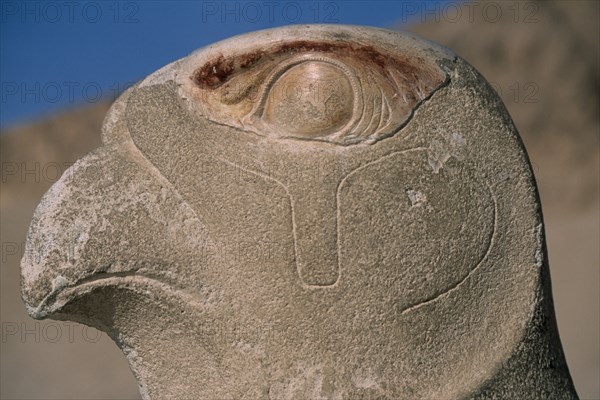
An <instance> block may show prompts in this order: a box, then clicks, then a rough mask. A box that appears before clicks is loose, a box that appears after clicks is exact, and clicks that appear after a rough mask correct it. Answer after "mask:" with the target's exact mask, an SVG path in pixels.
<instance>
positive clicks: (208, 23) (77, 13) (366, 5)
mask: <svg viewBox="0 0 600 400" xmlns="http://www.w3.org/2000/svg"><path fill="white" fill-rule="evenodd" d="M439 3H440V2H421V1H351V0H350V1H348V0H345V1H343V0H342V1H326V0H325V1H312V0H306V1H281V2H277V1H200V0H197V1H170V2H168V1H113V0H98V1H63V0H61V1H10V0H1V1H0V6H1V8H0V34H1V36H0V46H1V47H0V56H1V66H0V80H1V85H2V86H1V90H0V93H1V99H0V101H1V102H0V107H1V108H0V110H1V111H0V112H1V114H0V117H1V118H0V123H1V127H2V128H6V127H7V126H10V125H13V124H15V123H19V122H23V121H25V120H27V119H31V118H36V117H40V116H43V115H46V114H48V113H51V112H53V111H56V110H58V109H62V108H66V107H72V106H75V105H78V104H82V103H93V102H97V101H100V99H114V98H115V96H116V95H117V94H118V93H119V92H120V91H122V90H123V89H124V88H126V87H127V86H128V85H131V84H132V83H135V82H136V81H138V80H139V79H141V78H143V77H145V76H146V75H148V74H150V73H152V72H153V71H155V70H157V69H158V68H160V67H161V66H163V65H165V64H167V63H169V62H171V61H173V60H176V59H178V58H181V57H184V56H186V55H187V54H189V53H191V52H192V51H193V50H195V49H197V48H199V47H202V46H205V45H207V44H210V43H212V42H215V41H218V40H221V39H224V38H227V37H229V36H233V35H236V34H240V33H244V32H249V31H254V30H258V29H264V28H270V27H275V26H282V25H288V24H293V23H344V24H357V25H370V26H378V27H391V26H394V25H396V24H398V23H402V22H404V23H406V22H407V21H411V20H415V19H419V18H423V16H424V15H426V14H428V13H431V12H434V11H435V10H436V7H439V6H440V4H439Z"/></svg>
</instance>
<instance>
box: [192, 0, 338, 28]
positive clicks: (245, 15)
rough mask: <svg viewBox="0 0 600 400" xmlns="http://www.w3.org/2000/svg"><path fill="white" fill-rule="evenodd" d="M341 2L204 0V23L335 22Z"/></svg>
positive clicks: (202, 7)
mask: <svg viewBox="0 0 600 400" xmlns="http://www.w3.org/2000/svg"><path fill="white" fill-rule="evenodd" d="M339 8H340V7H339V3H338V2H334V1H262V2H259V1H203V2H202V5H201V21H202V22H203V23H208V22H219V23H223V24H226V23H250V24H257V23H273V22H281V23H288V24H293V23H298V22H300V21H302V22H306V23H336V22H340V21H339Z"/></svg>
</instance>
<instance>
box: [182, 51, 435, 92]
mask: <svg viewBox="0 0 600 400" xmlns="http://www.w3.org/2000/svg"><path fill="white" fill-rule="evenodd" d="M303 52H323V53H335V54H337V55H340V56H344V57H352V58H354V59H357V60H362V61H366V62H369V63H372V64H373V65H374V66H375V67H377V68H379V69H381V70H383V71H385V70H386V68H387V67H388V66H392V67H393V68H394V69H396V70H398V71H400V72H401V73H402V74H403V75H405V76H407V77H410V78H414V79H419V77H421V79H425V80H429V79H432V80H436V77H435V75H438V74H439V75H444V73H443V71H442V70H441V69H440V68H439V67H438V66H437V65H435V64H433V63H428V62H426V61H425V60H424V59H423V58H421V57H417V56H415V57H407V56H387V55H384V54H383V53H381V52H380V51H379V50H377V49H376V48H374V47H373V46H370V45H363V44H357V43H350V42H336V43H334V42H326V41H309V40H297V41H293V42H285V43H280V44H277V45H275V46H273V47H270V48H266V49H260V50H254V51H251V52H246V53H242V54H232V55H231V56H227V57H226V56H224V55H223V54H220V55H218V56H216V57H214V58H213V59H212V60H209V61H208V62H206V63H205V64H204V65H202V66H200V67H199V68H198V69H196V70H195V71H194V72H193V74H192V76H190V79H191V80H192V81H193V82H194V83H195V84H196V85H197V86H198V87H199V88H200V89H205V90H214V89H217V88H218V87H220V86H221V85H223V84H224V83H226V82H227V81H228V80H229V79H231V78H232V77H233V76H234V75H235V74H236V73H238V72H240V71H241V70H246V69H248V68H250V67H252V66H254V65H255V64H257V63H259V62H260V61H261V60H262V59H263V58H267V57H279V56H282V55H284V54H286V53H292V54H294V53H303ZM436 69H437V70H438V71H436ZM436 72H437V74H436ZM438 78H439V79H440V80H443V78H441V77H438ZM419 80H420V79H419Z"/></svg>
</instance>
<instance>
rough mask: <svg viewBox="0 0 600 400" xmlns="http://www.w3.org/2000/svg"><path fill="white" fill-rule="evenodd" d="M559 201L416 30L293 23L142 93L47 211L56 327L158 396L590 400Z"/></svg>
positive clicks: (44, 237) (47, 311)
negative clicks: (89, 339) (105, 341)
mask: <svg viewBox="0 0 600 400" xmlns="http://www.w3.org/2000/svg"><path fill="white" fill-rule="evenodd" d="M544 246H545V244H544V233H543V226H542V218H541V212H540V206H539V201H538V197H537V191H536V188H535V183H534V179H533V176H532V172H531V168H530V165H529V162H528V160H527V156H526V153H525V151H524V149H523V146H522V144H521V141H520V139H519V136H518V134H517V132H516V130H515V127H514V126H513V123H512V121H511V119H510V117H509V116H508V115H507V113H506V110H505V108H504V106H503V104H502V103H501V101H500V100H499V98H498V97H497V95H496V94H495V93H494V92H493V90H492V89H491V88H490V87H489V85H488V84H487V83H486V82H485V80H484V79H483V78H482V77H481V76H480V75H479V74H478V73H477V72H476V71H475V70H474V69H473V68H472V67H471V66H469V65H468V64H467V63H466V62H465V61H463V60H461V59H460V58H458V57H457V56H455V55H454V54H452V53H451V52H450V51H449V50H447V49H445V48H442V47H440V46H438V45H435V44H433V43H430V42H427V41H424V40H422V39H419V38H417V37H414V36H412V35H409V34H406V33H398V32H392V31H387V30H381V29H373V28H366V27H353V26H339V25H338V26H333V25H332V26H327V25H309V26H291V27H284V28H278V29H273V30H266V31H260V32H255V33H251V34H247V35H243V36H238V37H235V38H232V39H229V40H226V41H223V42H219V43H217V44H214V45H211V46H209V47H206V48H203V49H200V50H198V51H196V52H195V53H193V54H191V55H190V56H188V57H186V58H184V59H181V60H178V61H176V62H174V63H172V64H170V65H168V66H166V67H164V68H163V69H161V70H159V71H157V72H155V73H154V74H152V75H150V76H149V77H148V78H146V79H145V80H143V81H142V82H140V83H139V84H137V85H136V86H135V87H133V88H131V89H130V90H128V91H127V92H125V93H124V94H123V95H122V96H121V97H120V98H119V99H118V100H117V101H116V102H115V104H114V105H113V107H112V108H111V110H110V111H109V113H108V115H107V117H106V120H105V123H104V127H103V146H102V147H100V148H99V149H97V150H95V151H93V152H91V153H90V154H88V155H87V156H85V157H84V158H82V159H81V160H79V161H78V162H77V163H76V164H75V165H73V167H72V168H71V169H69V170H68V171H67V172H66V173H65V174H64V176H63V177H62V178H61V179H60V181H58V182H57V183H56V184H55V185H54V186H53V187H52V188H51V189H50V190H49V192H48V193H47V194H46V195H45V196H44V198H43V200H42V201H41V203H40V205H39V206H38V208H37V210H36V212H35V215H34V217H33V222H32V223H31V227H30V230H29V233H28V237H27V248H26V254H25V257H24V258H23V261H22V287H23V297H24V300H25V302H26V304H27V308H28V310H29V313H30V314H31V316H33V317H34V318H53V319H59V320H61V319H65V320H66V319H68V320H74V321H79V322H82V323H85V324H88V325H92V326H95V327H97V328H99V329H102V330H104V331H106V332H107V333H108V334H109V335H111V337H112V338H113V339H114V340H115V341H116V343H117V344H118V345H119V346H120V347H121V348H122V349H123V351H124V352H125V354H126V355H127V356H128V359H129V361H130V365H131V368H132V370H133V371H134V373H135V374H136V376H137V378H138V380H139V382H140V386H141V391H142V394H143V396H144V397H145V398H152V399H167V398H174V399H179V398H204V399H217V398H218V399H224V398H236V399H253V400H255V399H359V398H360V399H365V398H372V399H375V398H377V399H399V398H402V399H442V398H443V399H462V398H465V399H466V398H548V394H549V393H550V394H553V395H554V394H556V396H558V397H557V398H575V396H576V395H575V394H574V391H573V388H572V384H571V381H570V377H569V374H568V371H567V368H566V365H565V362H564V358H563V355H562V350H561V347H560V342H559V340H558V337H557V333H556V326H555V321H554V312H553V309H552V303H551V297H550V287H549V277H548V268H547V261H546V255H545V247H544Z"/></svg>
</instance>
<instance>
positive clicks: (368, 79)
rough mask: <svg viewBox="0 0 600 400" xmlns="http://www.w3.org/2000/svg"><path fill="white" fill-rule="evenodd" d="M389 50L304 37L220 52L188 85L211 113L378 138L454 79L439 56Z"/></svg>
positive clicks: (327, 137) (294, 134) (340, 137)
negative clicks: (259, 47)
mask: <svg viewBox="0 0 600 400" xmlns="http://www.w3.org/2000/svg"><path fill="white" fill-rule="evenodd" d="M386 52H390V53H392V54H391V55H387V54H384V53H382V52H380V51H379V50H378V49H376V48H374V47H371V46H368V45H354V44H349V43H343V42H342V43H339V42H334V43H328V42H308V41H299V42H289V43H288V42H284V43H281V44H276V45H272V46H271V47H269V48H267V49H262V50H259V51H253V52H247V53H241V54H240V53H236V54H230V55H227V56H226V55H224V54H219V55H218V56H216V57H212V58H208V59H207V60H206V61H204V62H203V63H201V65H200V66H198V65H197V64H196V67H195V69H193V70H190V75H188V76H189V80H187V81H184V82H183V84H182V90H183V95H184V97H185V98H187V99H191V100H192V101H191V103H190V104H191V105H192V106H193V107H194V108H196V110H198V111H199V112H200V113H201V114H202V115H204V116H205V117H206V118H208V119H210V120H213V121H216V122H218V123H221V124H225V125H230V126H233V127H236V128H239V129H242V130H245V131H249V132H253V133H256V134H258V135H260V136H265V137H269V138H273V139H300V140H313V141H315V140H316V141H325V142H330V143H334V144H339V145H344V146H345V145H351V144H356V143H373V142H375V141H377V140H380V139H382V138H385V137H389V136H391V135H394V134H395V133H397V132H398V131H399V130H400V129H401V128H402V127H403V126H404V125H405V124H406V123H407V122H408V121H409V120H410V118H411V116H412V115H413V112H414V110H415V109H416V108H417V107H418V105H419V104H420V103H421V102H422V101H423V100H424V99H426V98H427V97H428V96H430V95H431V94H432V93H433V92H434V91H435V90H436V89H437V88H439V87H440V86H441V85H442V84H443V83H444V82H446V80H447V79H448V75H447V73H446V71H444V70H443V69H442V68H440V66H439V65H437V64H436V63H435V62H434V61H433V59H425V58H422V57H420V56H419V57H415V56H410V55H403V54H400V53H399V52H398V51H397V50H395V51H391V50H389V49H388V50H386ZM409 54H410V52H409Z"/></svg>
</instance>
